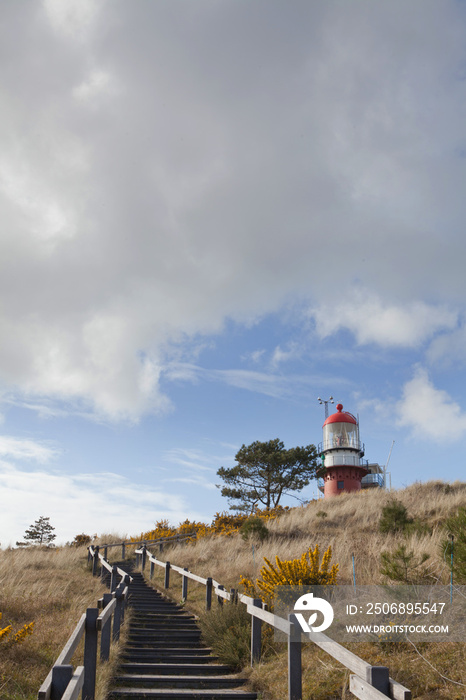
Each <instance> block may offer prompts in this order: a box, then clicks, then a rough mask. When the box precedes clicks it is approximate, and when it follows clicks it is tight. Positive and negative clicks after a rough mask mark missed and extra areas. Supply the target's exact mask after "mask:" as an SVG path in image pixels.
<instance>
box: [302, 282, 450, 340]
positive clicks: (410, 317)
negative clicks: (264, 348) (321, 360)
mask: <svg viewBox="0 0 466 700" xmlns="http://www.w3.org/2000/svg"><path fill="white" fill-rule="evenodd" d="M345 296H346V298H345V299H344V300H343V301H340V302H335V303H334V304H323V305H322V306H320V307H319V308H315V309H313V310H311V311H310V315H311V316H312V317H313V318H314V319H315V323H316V330H317V333H318V334H319V335H320V336H321V337H322V338H325V337H328V336H330V335H333V334H334V333H336V332H337V331H339V330H341V329H347V330H349V331H351V332H352V333H353V334H354V335H355V337H356V341H357V342H358V344H359V345H364V344H367V343H377V344H379V345H383V346H385V347H408V348H410V347H411V348H415V347H419V346H420V345H422V344H423V343H425V342H426V341H427V340H429V339H430V338H431V337H432V336H433V335H435V333H438V332H439V331H443V330H445V329H452V328H454V327H455V326H456V323H457V313H456V312H455V311H452V310H451V309H449V308H448V307H446V306H438V305H437V306H434V305H429V304H426V303H424V302H421V301H413V302H409V303H405V304H403V305H402V304H390V302H384V301H382V299H380V297H378V296H376V295H374V294H373V293H371V292H370V291H369V290H360V289H359V290H357V291H355V292H353V293H352V294H350V295H345ZM348 296H349V298H348Z"/></svg>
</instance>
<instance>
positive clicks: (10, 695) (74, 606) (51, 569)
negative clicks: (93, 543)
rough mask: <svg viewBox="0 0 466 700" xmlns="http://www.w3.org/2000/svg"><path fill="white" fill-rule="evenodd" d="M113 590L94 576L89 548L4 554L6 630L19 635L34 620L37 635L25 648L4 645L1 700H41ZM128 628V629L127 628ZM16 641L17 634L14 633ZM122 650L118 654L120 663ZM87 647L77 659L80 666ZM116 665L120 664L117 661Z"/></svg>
mask: <svg viewBox="0 0 466 700" xmlns="http://www.w3.org/2000/svg"><path fill="white" fill-rule="evenodd" d="M107 591H108V589H107V588H106V587H105V586H104V585H103V584H102V583H101V581H100V578H99V577H93V576H92V575H91V573H90V571H89V568H88V565H87V550H86V548H82V547H81V548H73V547H60V548H58V547H57V548H53V549H47V548H36V547H30V548H27V549H14V550H3V551H0V612H2V613H3V616H2V621H1V626H2V627H5V626H6V625H8V624H11V625H12V628H13V630H14V631H16V630H17V629H19V628H21V627H22V626H23V625H24V624H28V623H30V622H34V632H33V634H32V635H31V636H28V637H27V638H26V639H25V640H24V641H23V642H22V643H21V644H12V643H11V642H2V641H0V698H2V700H35V698H37V692H38V690H39V688H40V686H41V684H42V682H43V681H44V680H45V678H46V676H47V674H48V673H49V671H50V669H51V667H52V666H53V664H54V662H55V660H56V658H57V656H58V655H59V653H60V652H61V650H62V648H63V646H64V644H65V643H66V641H67V640H68V638H69V636H70V634H71V632H72V631H73V630H74V628H75V627H76V624H77V622H78V621H79V619H80V617H81V615H82V614H83V613H84V612H85V611H86V608H88V607H96V606H97V600H98V599H99V598H101V597H102V594H103V593H105V592H107ZM122 629H123V630H124V628H122ZM10 637H11V635H10ZM117 651H118V647H116V648H115V649H114V650H113V651H112V659H115V655H116V654H117ZM80 654H82V649H78V650H77V652H76V654H75V656H74V657H73V664H74V665H75V666H76V665H78V663H79V659H80ZM113 663H114V662H113ZM111 665H112V664H110V665H107V664H105V665H102V666H101V668H100V671H99V679H98V688H99V694H100V700H104V697H105V683H106V675H107V676H108V674H109V671H108V669H110V668H111Z"/></svg>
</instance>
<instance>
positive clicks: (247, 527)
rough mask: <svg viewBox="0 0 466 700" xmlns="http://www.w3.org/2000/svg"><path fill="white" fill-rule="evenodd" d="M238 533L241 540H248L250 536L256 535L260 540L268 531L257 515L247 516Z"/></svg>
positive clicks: (266, 535)
mask: <svg viewBox="0 0 466 700" xmlns="http://www.w3.org/2000/svg"><path fill="white" fill-rule="evenodd" d="M240 533H241V537H242V538H243V540H248V539H249V538H250V537H256V538H257V539H259V540H260V541H261V542H263V540H265V539H266V538H267V537H268V536H269V531H268V529H267V526H266V524H265V523H264V521H263V520H262V518H259V517H257V516H253V517H251V518H248V519H247V520H246V522H244V523H243V524H242V525H241V527H240Z"/></svg>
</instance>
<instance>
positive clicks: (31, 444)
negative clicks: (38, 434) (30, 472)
mask: <svg viewBox="0 0 466 700" xmlns="http://www.w3.org/2000/svg"><path fill="white" fill-rule="evenodd" d="M58 454H59V450H58V449H57V448H56V447H52V446H50V445H47V444H44V443H40V442H36V441H35V440H28V439H24V438H15V437H10V436H8V435H0V457H12V458H14V459H20V460H22V459H27V460H29V459H33V460H35V461H36V462H40V463H42V464H44V463H46V462H49V461H50V460H51V459H53V458H54V457H56V456H57V455H58Z"/></svg>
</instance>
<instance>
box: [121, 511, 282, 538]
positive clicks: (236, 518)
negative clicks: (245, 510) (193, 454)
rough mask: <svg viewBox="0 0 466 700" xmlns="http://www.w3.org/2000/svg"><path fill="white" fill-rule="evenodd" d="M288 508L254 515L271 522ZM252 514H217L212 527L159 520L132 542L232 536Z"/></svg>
mask: <svg viewBox="0 0 466 700" xmlns="http://www.w3.org/2000/svg"><path fill="white" fill-rule="evenodd" d="M287 510H288V508H287V507H286V508H283V507H282V506H277V507H276V508H272V509H270V510H266V509H264V510H260V509H259V508H258V509H257V510H256V511H254V513H253V514H252V515H254V516H256V517H258V518H261V519H263V520H264V521H266V522H267V521H269V520H273V519H275V518H277V517H278V516H279V515H281V514H282V513H284V512H286V511H287ZM249 517H250V514H248V515H246V514H238V513H225V512H223V513H215V516H214V519H213V520H212V522H211V524H210V525H207V524H206V523H201V522H196V521H190V520H185V521H184V522H182V523H180V524H179V525H178V527H173V526H171V525H169V523H168V520H159V521H158V522H156V524H155V527H154V529H153V530H149V531H148V532H143V533H141V535H140V536H138V537H131V541H132V542H139V541H141V540H158V539H163V538H165V537H173V536H174V535H187V534H190V533H192V532H195V533H196V539H198V540H200V539H202V538H203V537H209V536H212V535H224V536H227V537H228V536H230V535H233V534H235V533H237V532H238V531H239V529H240V527H241V525H243V523H245V522H246V520H248V518H249Z"/></svg>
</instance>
